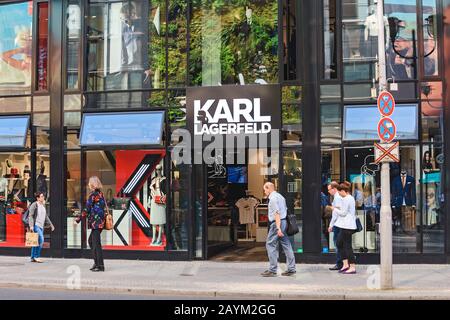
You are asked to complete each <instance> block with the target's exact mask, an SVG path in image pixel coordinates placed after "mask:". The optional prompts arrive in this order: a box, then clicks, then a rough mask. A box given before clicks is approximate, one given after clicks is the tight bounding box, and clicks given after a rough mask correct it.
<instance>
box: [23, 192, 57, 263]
mask: <svg viewBox="0 0 450 320" xmlns="http://www.w3.org/2000/svg"><path fill="white" fill-rule="evenodd" d="M34 198H35V200H36V201H35V202H33V203H32V204H31V205H30V207H29V208H28V212H29V215H28V226H29V227H28V228H29V231H30V232H36V233H37V234H38V239H39V245H38V246H37V247H32V248H31V262H38V263H42V262H44V261H43V260H42V259H41V252H42V246H43V245H44V227H45V225H49V226H50V227H51V229H52V232H53V231H55V226H54V225H53V223H52V222H51V221H50V218H49V217H48V215H47V210H46V209H45V195H44V194H43V193H42V192H36V193H35V194H34Z"/></svg>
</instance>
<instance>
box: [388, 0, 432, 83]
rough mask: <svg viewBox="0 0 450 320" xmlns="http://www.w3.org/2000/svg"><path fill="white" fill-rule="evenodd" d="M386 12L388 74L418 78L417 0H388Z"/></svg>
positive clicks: (390, 75)
mask: <svg viewBox="0 0 450 320" xmlns="http://www.w3.org/2000/svg"><path fill="white" fill-rule="evenodd" d="M384 12H385V14H386V15H387V17H388V21H389V33H388V34H389V36H388V37H387V39H388V40H389V47H388V49H387V61H386V65H387V76H388V77H390V78H393V79H395V80H408V79H417V63H416V58H417V3H416V0H386V1H385V2H384ZM426 59H427V58H426ZM425 64H426V62H425Z"/></svg>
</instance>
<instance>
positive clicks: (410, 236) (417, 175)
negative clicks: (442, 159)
mask: <svg viewBox="0 0 450 320" xmlns="http://www.w3.org/2000/svg"><path fill="white" fill-rule="evenodd" d="M422 153H423V156H421V150H420V147H419V146H402V147H401V148H400V159H401V162H400V163H391V164H390V177H391V178H390V185H391V208H392V219H393V222H392V231H393V248H394V252H398V253H418V252H421V250H422V245H423V246H424V247H423V250H424V251H428V252H433V250H436V251H439V244H442V243H443V233H442V230H443V225H442V214H441V210H440V208H441V207H442V203H441V197H440V194H441V190H440V185H441V173H440V168H439V165H438V164H437V163H436V161H435V160H434V159H435V155H436V153H438V150H434V148H431V147H430V148H429V147H424V148H423V150H422ZM340 159H341V152H340V150H339V149H336V150H332V149H330V150H324V151H323V152H322V180H323V190H322V192H323V194H324V195H326V196H328V193H327V190H326V184H327V183H329V182H330V181H333V180H334V181H340V177H341V173H342V172H341V167H340ZM421 161H422V165H421ZM380 169H381V165H377V164H375V163H374V150H373V148H347V149H345V173H344V176H345V180H347V181H349V182H351V184H352V190H351V191H352V195H353V197H354V198H355V201H356V206H357V208H356V209H357V210H356V214H357V216H358V217H359V218H360V221H361V223H362V225H363V232H360V233H357V234H355V236H354V237H353V248H354V250H355V251H357V252H361V253H366V252H379V246H380V244H379V240H380V239H379V234H378V227H379V222H380V208H381V189H380ZM421 195H422V196H421ZM330 200H331V199H330ZM329 221H330V217H327V216H325V211H323V210H322V234H323V235H322V246H323V248H324V251H328V250H330V251H334V249H335V247H334V243H333V233H332V232H331V233H328V231H327V226H328V224H329ZM421 233H423V235H424V237H426V239H425V240H426V241H424V243H423V244H422V242H421Z"/></svg>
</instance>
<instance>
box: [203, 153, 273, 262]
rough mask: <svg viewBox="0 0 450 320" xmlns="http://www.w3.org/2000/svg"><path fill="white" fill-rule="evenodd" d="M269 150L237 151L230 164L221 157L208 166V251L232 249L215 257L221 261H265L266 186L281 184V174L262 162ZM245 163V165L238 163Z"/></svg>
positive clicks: (266, 229)
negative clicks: (221, 248)
mask: <svg viewBox="0 0 450 320" xmlns="http://www.w3.org/2000/svg"><path fill="white" fill-rule="evenodd" d="M265 152H267V151H266V150H256V149H247V150H242V151H238V152H237V153H236V158H237V159H239V158H240V157H245V161H233V164H227V163H226V161H224V159H222V157H221V156H216V157H215V159H214V163H213V164H212V165H208V167H207V168H208V173H207V174H208V211H207V212H208V215H207V226H208V232H207V234H208V248H209V249H211V248H214V247H218V246H222V247H223V246H226V245H228V246H229V249H228V250H225V251H223V252H221V253H220V254H219V255H217V256H214V257H213V259H214V260H218V261H266V260H267V254H266V251H265V241H266V238H267V232H268V207H267V204H268V202H267V198H266V197H265V195H264V191H263V185H264V183H265V182H267V181H272V182H274V183H275V184H276V185H277V184H278V174H276V173H274V172H269V170H268V165H267V164H264V161H262V159H263V158H264V153H265ZM235 163H245V164H239V165H238V164H235Z"/></svg>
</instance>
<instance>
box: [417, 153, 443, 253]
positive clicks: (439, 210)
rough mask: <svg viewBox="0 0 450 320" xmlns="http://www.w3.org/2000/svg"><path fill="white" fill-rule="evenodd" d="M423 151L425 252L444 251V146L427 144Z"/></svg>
mask: <svg viewBox="0 0 450 320" xmlns="http://www.w3.org/2000/svg"><path fill="white" fill-rule="evenodd" d="M422 151H423V156H422V179H421V184H422V212H423V214H422V225H423V252H426V253H443V252H444V244H445V237H444V236H445V234H444V222H445V212H444V190H443V185H442V182H443V179H442V173H443V165H444V163H443V162H444V154H443V148H442V145H426V146H423V149H422Z"/></svg>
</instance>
